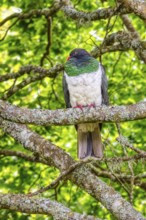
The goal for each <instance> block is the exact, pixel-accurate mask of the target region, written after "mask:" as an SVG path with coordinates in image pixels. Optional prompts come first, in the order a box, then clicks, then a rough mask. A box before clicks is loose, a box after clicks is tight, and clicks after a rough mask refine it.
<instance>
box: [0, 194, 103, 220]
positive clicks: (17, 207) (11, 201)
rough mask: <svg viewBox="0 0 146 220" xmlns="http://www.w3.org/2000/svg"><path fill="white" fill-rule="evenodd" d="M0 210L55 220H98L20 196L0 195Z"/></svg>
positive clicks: (97, 219) (44, 201) (52, 202)
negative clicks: (45, 215) (49, 217)
mask: <svg viewBox="0 0 146 220" xmlns="http://www.w3.org/2000/svg"><path fill="white" fill-rule="evenodd" d="M0 208H1V209H9V210H13V211H18V212H24V213H29V214H33V213H37V214H47V215H48V214H50V215H52V216H53V217H54V219H56V220H69V219H72V220H100V219H99V218H95V217H92V216H86V215H84V214H82V215H81V214H79V213H76V212H72V211H71V210H70V209H69V208H67V207H65V206H63V205H62V204H60V203H58V202H56V201H52V200H50V199H45V198H30V197H29V196H26V195H22V194H0Z"/></svg>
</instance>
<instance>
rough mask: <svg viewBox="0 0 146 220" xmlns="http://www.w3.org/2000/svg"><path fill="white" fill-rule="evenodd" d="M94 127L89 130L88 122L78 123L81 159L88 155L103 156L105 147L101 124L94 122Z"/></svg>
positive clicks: (79, 155)
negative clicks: (102, 139)
mask: <svg viewBox="0 0 146 220" xmlns="http://www.w3.org/2000/svg"><path fill="white" fill-rule="evenodd" d="M93 125H94V126H93V127H92V129H90V130H89V131H88V128H89V127H88V126H87V124H86V125H85V124H84V127H83V124H82V125H81V126H80V125H78V128H77V133H78V157H79V159H85V158H86V157H97V158H102V156H103V147H102V141H101V134H100V128H99V124H97V123H96V124H94V123H93ZM90 128H91V124H90Z"/></svg>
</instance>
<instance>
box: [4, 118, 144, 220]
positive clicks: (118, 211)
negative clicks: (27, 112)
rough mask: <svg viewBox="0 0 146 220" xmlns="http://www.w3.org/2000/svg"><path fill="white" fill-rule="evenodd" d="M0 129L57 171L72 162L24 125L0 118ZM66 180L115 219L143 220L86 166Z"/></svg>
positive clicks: (66, 167) (79, 168) (64, 168)
mask: <svg viewBox="0 0 146 220" xmlns="http://www.w3.org/2000/svg"><path fill="white" fill-rule="evenodd" d="M0 127H1V128H3V129H4V131H5V132H7V133H9V134H10V135H11V136H12V137H13V138H15V139H16V140H17V141H18V142H19V143H21V144H22V145H23V146H24V147H25V148H26V149H28V150H30V151H33V152H36V153H38V154H39V155H40V156H41V157H42V158H45V159H46V160H47V161H48V162H49V163H50V164H51V165H52V166H55V167H56V168H58V169H60V170H61V171H65V170H68V168H69V167H70V166H72V165H73V164H74V163H75V162H74V161H73V159H72V158H71V157H70V156H69V155H68V154H67V153H65V151H63V150H62V149H60V148H58V147H56V146H55V145H53V144H51V143H50V142H48V141H46V140H45V139H43V138H42V137H41V136H39V135H38V134H36V133H35V132H32V131H31V130H30V129H28V128H27V127H26V126H25V125H21V124H17V123H13V122H8V121H5V120H2V119H0ZM68 179H70V180H71V181H72V182H73V183H75V184H76V185H78V186H79V187H81V188H83V189H84V190H85V191H86V192H88V193H89V194H90V195H91V196H93V197H94V198H95V199H97V200H98V201H100V202H101V203H102V204H103V205H104V206H105V207H106V208H107V209H108V210H109V211H110V212H111V213H112V214H113V215H114V216H115V217H116V218H118V219H119V220H125V219H126V220H131V219H132V220H137V219H141V220H145V218H144V217H143V216H142V215H141V214H140V213H139V212H137V211H136V210H135V209H133V207H132V206H131V204H130V203H129V202H127V201H126V200H124V199H123V198H122V197H121V196H120V195H119V194H118V193H117V192H116V191H115V190H114V189H113V188H112V187H109V186H108V185H107V184H105V183H104V182H103V181H101V180H100V179H99V178H98V177H97V176H95V175H94V174H93V173H92V170H91V168H90V167H89V166H88V164H84V165H83V166H79V167H77V168H76V169H75V170H73V171H72V172H71V174H70V175H69V176H68Z"/></svg>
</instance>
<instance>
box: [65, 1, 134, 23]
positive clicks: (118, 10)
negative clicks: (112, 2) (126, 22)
mask: <svg viewBox="0 0 146 220" xmlns="http://www.w3.org/2000/svg"><path fill="white" fill-rule="evenodd" d="M61 10H62V11H63V12H64V13H65V15H67V16H68V17H70V18H72V19H74V20H78V21H80V20H82V21H87V22H90V21H95V20H100V19H108V18H110V17H112V16H115V15H118V14H128V13H130V12H131V10H130V9H128V10H127V9H126V8H123V7H121V5H120V6H118V7H115V8H111V7H109V8H103V9H97V10H95V11H93V12H84V11H78V10H76V9H75V8H74V7H73V6H71V5H67V6H64V7H62V8H61Z"/></svg>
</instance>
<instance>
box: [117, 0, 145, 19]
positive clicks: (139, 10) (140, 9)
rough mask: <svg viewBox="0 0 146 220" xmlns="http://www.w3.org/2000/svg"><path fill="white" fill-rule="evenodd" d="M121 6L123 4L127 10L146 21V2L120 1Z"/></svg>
mask: <svg viewBox="0 0 146 220" xmlns="http://www.w3.org/2000/svg"><path fill="white" fill-rule="evenodd" d="M118 2H119V3H120V4H123V6H124V7H125V8H127V10H130V11H131V12H133V13H134V14H135V15H137V16H138V17H140V18H141V19H142V20H144V21H146V13H145V11H146V2H145V1H133V0H118Z"/></svg>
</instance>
